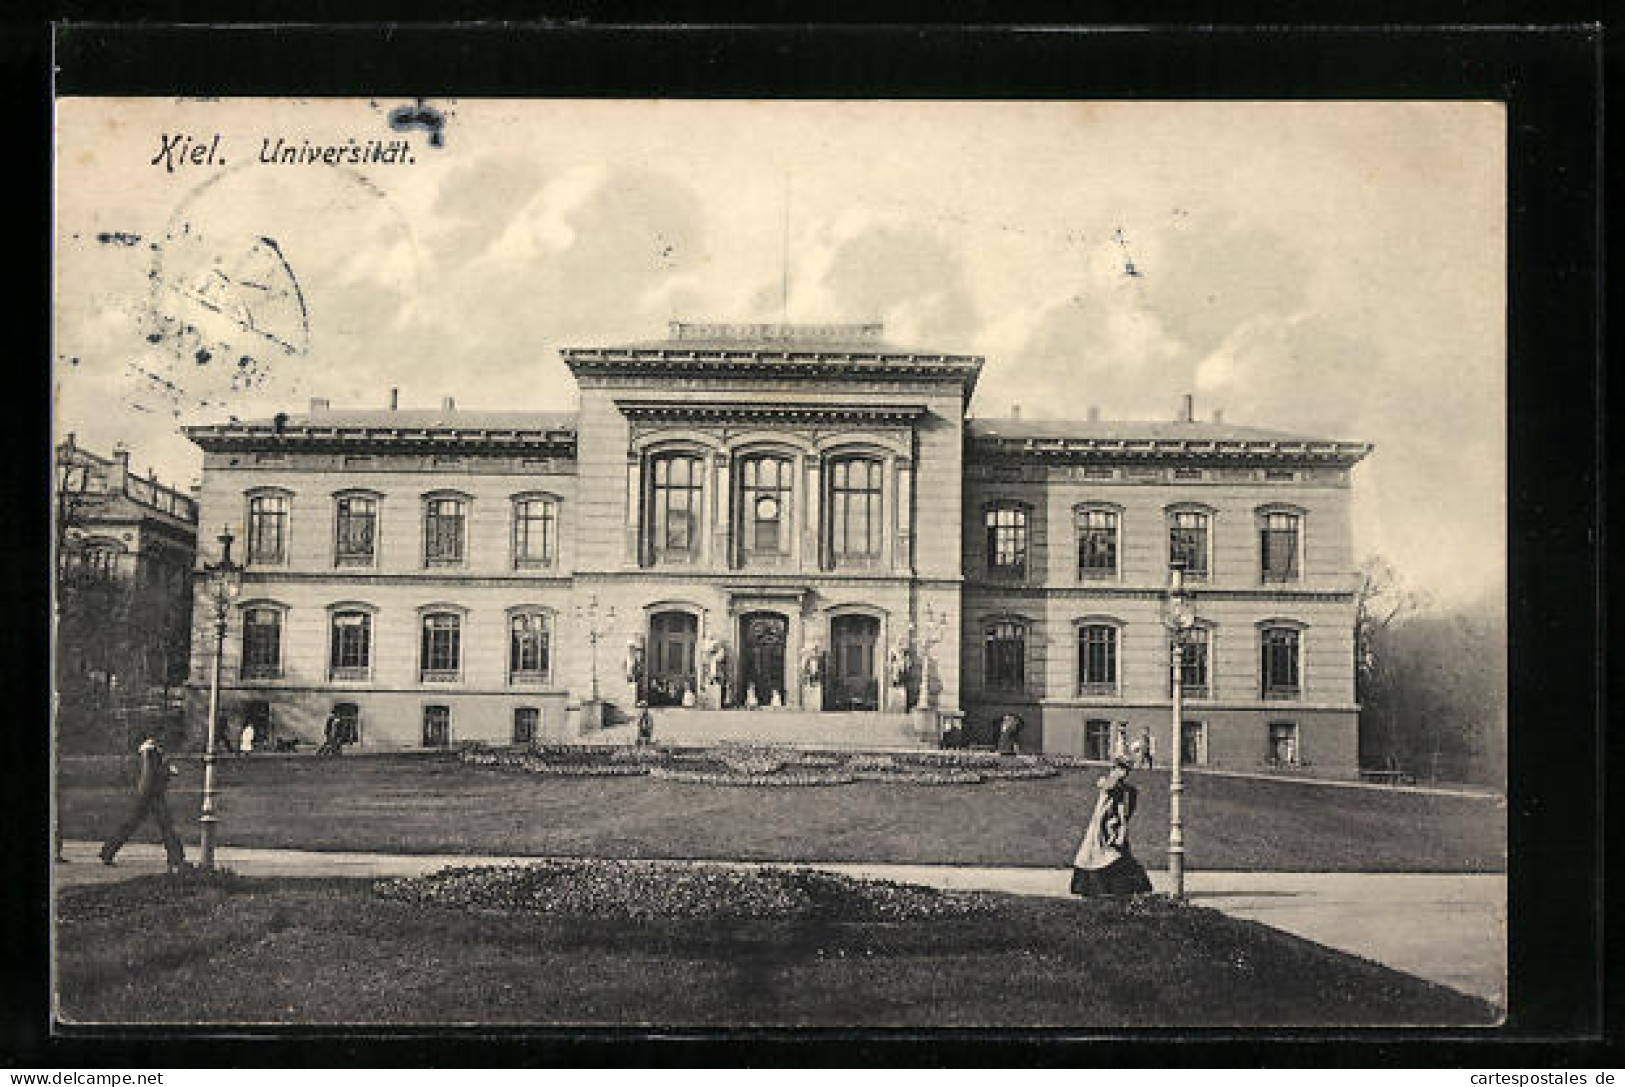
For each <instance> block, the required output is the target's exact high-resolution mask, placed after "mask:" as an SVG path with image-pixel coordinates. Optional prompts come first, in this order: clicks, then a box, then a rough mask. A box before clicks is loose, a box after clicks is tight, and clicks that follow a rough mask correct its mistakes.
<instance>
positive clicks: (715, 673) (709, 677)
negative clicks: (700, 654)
mask: <svg viewBox="0 0 1625 1087" xmlns="http://www.w3.org/2000/svg"><path fill="white" fill-rule="evenodd" d="M704 661H705V682H706V685H707V686H712V687H721V686H723V685H724V684H725V683H727V677H728V647H727V646H725V645H723V644H722V642H720V641H718V640H717V638H716V636H715V635H711V636H708V637H707V638H706V639H705V649H704Z"/></svg>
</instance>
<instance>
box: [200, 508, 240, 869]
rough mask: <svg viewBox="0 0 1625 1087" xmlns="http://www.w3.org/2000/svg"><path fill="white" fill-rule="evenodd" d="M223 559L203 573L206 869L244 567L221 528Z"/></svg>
mask: <svg viewBox="0 0 1625 1087" xmlns="http://www.w3.org/2000/svg"><path fill="white" fill-rule="evenodd" d="M219 540H220V561H219V562H216V563H204V564H203V575H204V577H205V579H206V580H207V584H208V587H209V601H210V603H212V604H213V605H214V668H213V671H212V674H211V675H210V677H209V723H208V739H207V741H206V743H205V746H204V748H203V814H202V815H200V816H199V817H198V822H199V823H200V824H202V834H201V836H200V838H199V845H198V852H199V854H200V858H199V860H200V863H201V864H202V866H203V867H204V868H213V867H214V826H215V824H216V823H217V822H219V820H218V819H217V818H216V817H215V814H214V794H215V790H214V762H215V754H216V744H217V742H218V733H219V731H220V729H219V721H220V661H221V659H222V658H223V657H224V656H225V655H226V625H227V623H228V622H229V621H230V619H231V605H232V603H233V602H234V601H235V600H236V599H237V594H238V593H239V592H241V591H242V586H243V568H242V567H241V566H239V565H237V564H236V563H234V562H232V561H231V543H232V536H231V529H230V528H222V529H221V530H220V536H219Z"/></svg>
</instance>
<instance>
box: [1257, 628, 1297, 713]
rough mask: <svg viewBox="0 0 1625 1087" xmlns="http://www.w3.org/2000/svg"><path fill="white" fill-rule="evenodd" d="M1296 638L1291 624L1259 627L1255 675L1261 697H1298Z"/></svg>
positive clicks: (1294, 629)
mask: <svg viewBox="0 0 1625 1087" xmlns="http://www.w3.org/2000/svg"><path fill="white" fill-rule="evenodd" d="M1300 638H1301V636H1300V634H1299V632H1298V630H1297V629H1296V628H1294V627H1288V626H1268V627H1264V628H1263V629H1262V630H1260V632H1259V645H1260V657H1261V659H1260V661H1259V677H1260V680H1261V685H1262V688H1263V690H1262V693H1263V696H1264V697H1265V698H1282V699H1290V698H1297V697H1298V692H1299V690H1300V676H1299V642H1300Z"/></svg>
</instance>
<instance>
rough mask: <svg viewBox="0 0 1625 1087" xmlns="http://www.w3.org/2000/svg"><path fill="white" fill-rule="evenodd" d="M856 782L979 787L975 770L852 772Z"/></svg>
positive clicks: (978, 777)
mask: <svg viewBox="0 0 1625 1087" xmlns="http://www.w3.org/2000/svg"><path fill="white" fill-rule="evenodd" d="M852 777H853V778H854V779H856V780H857V781H883V782H887V783H889V784H894V785H980V784H981V783H982V775H981V774H980V773H979V772H978V771H975V770H854V771H852Z"/></svg>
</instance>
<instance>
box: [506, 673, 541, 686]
mask: <svg viewBox="0 0 1625 1087" xmlns="http://www.w3.org/2000/svg"><path fill="white" fill-rule="evenodd" d="M547 685H548V680H547V673H545V672H515V673H514V674H513V675H511V676H509V677H508V686H510V687H546V686H547Z"/></svg>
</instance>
